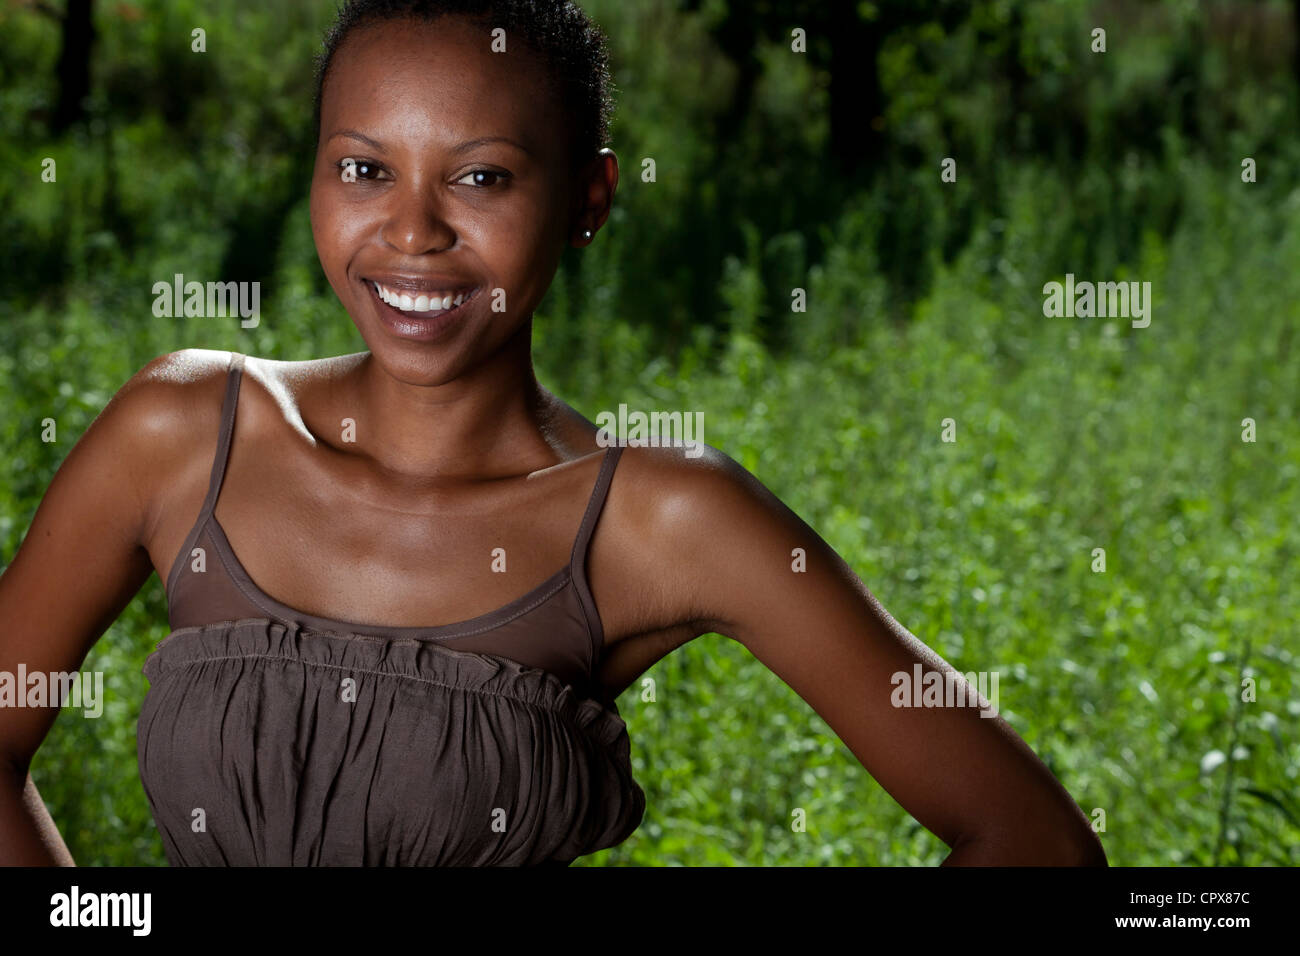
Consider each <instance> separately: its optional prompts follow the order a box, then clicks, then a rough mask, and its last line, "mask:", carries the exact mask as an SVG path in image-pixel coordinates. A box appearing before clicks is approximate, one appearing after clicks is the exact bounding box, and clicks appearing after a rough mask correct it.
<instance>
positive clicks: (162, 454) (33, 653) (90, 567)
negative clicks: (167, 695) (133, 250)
mask: <svg viewBox="0 0 1300 956" xmlns="http://www.w3.org/2000/svg"><path fill="white" fill-rule="evenodd" d="M216 354H217V353H207V355H208V358H206V359H203V360H202V364H203V365H204V366H205V367H207V366H212V365H214V364H215V361H214V359H213V358H212V356H214V355H216ZM222 354H224V353H222ZM195 366H196V359H195V358H194V356H192V355H187V353H185V352H177V353H172V354H171V355H167V356H162V357H160V358H158V359H155V360H154V361H153V362H150V363H149V364H148V365H146V366H145V367H144V368H143V369H141V370H140V372H138V373H137V374H136V375H135V376H133V377H132V378H131V380H130V381H129V382H127V383H126V385H124V386H123V387H122V389H121V390H119V392H118V393H117V395H115V396H114V398H113V400H112V401H111V402H109V403H108V405H107V406H106V407H105V409H104V411H103V412H101V413H100V415H99V417H97V418H96V419H95V421H94V422H93V423H92V424H91V426H90V427H89V428H88V429H87V430H86V433H85V434H84V435H83V436H82V437H81V439H80V441H78V442H77V444H76V445H75V446H74V447H73V449H72V450H71V451H70V452H69V453H68V456H67V458H66V459H65V460H64V461H63V463H62V465H61V466H60V467H59V470H58V472H57V473H56V474H55V476H54V479H53V480H52V481H51V482H50V486H49V488H48V489H47V490H46V493H45V496H44V498H43V499H42V501H41V504H40V506H39V507H38V508H37V510H36V514H35V516H34V517H33V519H32V523H31V527H30V528H29V529H28V531H27V535H26V537H25V538H24V539H23V542H22V544H21V545H20V547H19V548H18V552H17V553H16V554H15V556H14V559H13V561H12V562H11V563H10V564H9V566H8V567H7V568H6V569H5V571H4V573H3V575H0V671H6V672H8V673H10V674H16V673H17V671H18V668H19V665H20V664H21V665H24V666H25V667H26V670H27V673H29V674H30V673H33V672H42V673H51V672H63V673H72V672H76V671H77V670H79V669H80V667H81V665H82V663H83V661H84V660H85V658H86V655H87V654H88V653H89V651H90V649H91V647H93V646H94V644H95V642H96V641H97V640H98V639H99V638H100V636H101V635H102V634H103V633H104V631H105V630H107V629H108V627H109V625H111V624H112V623H113V621H114V620H116V619H117V617H118V615H119V614H121V612H122V610H123V609H124V608H125V607H126V605H127V604H128V603H130V601H131V599H132V597H134V596H135V594H136V593H137V592H138V591H139V589H140V587H141V586H142V585H143V584H144V582H145V581H146V580H148V577H149V575H150V574H151V573H152V572H153V566H152V564H151V562H150V559H149V554H148V552H147V551H146V549H145V546H144V542H145V541H146V540H147V535H148V533H149V529H150V527H151V525H152V521H153V519H154V509H155V508H156V506H157V504H158V501H159V497H158V492H159V488H160V487H161V486H162V485H163V484H164V476H166V475H168V474H169V473H170V468H171V465H172V463H173V460H174V459H176V458H177V457H178V456H180V455H181V454H182V453H183V452H184V451H185V450H186V449H185V448H184V437H185V436H186V435H187V434H192V433H193V432H192V429H191V428H189V427H188V426H192V424H193V422H192V420H191V421H188V422H187V419H189V418H190V417H191V414H192V413H191V411H190V410H189V408H187V404H188V405H193V403H194V398H195V396H194V395H193V394H188V395H185V394H183V393H182V392H181V390H179V389H178V387H177V386H178V384H179V382H180V377H181V375H182V373H183V372H184V370H185V369H190V370H191V373H192V371H193V369H194V368H195ZM21 691H22V688H19V692H21ZM58 713H59V710H58V708H57V707H13V708H8V707H6V708H2V709H0V864H6V865H48V864H60V865H72V864H73V860H72V856H71V854H70V853H69V852H68V849H67V847H66V845H65V844H64V842H63V839H62V838H61V837H60V835H59V832H58V829H57V827H56V826H55V824H54V822H53V820H51V819H50V815H49V813H48V811H47V810H46V809H45V806H44V804H43V803H42V801H41V799H40V795H39V794H38V793H37V791H36V786H35V784H34V783H32V781H31V777H30V775H29V773H28V768H29V767H30V765H31V761H32V758H33V756H34V755H35V753H36V750H37V748H38V747H39V746H40V744H41V742H42V741H43V740H44V739H45V736H46V734H47V733H48V732H49V729H50V727H51V726H52V725H53V723H54V720H55V718H56V717H57V716H58ZM69 719H72V718H69Z"/></svg>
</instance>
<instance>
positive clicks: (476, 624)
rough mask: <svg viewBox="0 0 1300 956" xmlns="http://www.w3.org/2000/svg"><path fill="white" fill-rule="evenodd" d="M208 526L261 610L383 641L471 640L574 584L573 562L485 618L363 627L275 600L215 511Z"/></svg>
mask: <svg viewBox="0 0 1300 956" xmlns="http://www.w3.org/2000/svg"><path fill="white" fill-rule="evenodd" d="M206 524H207V526H208V527H209V528H210V530H211V532H212V537H213V539H214V540H215V541H216V544H217V553H218V557H219V558H220V560H221V562H222V564H223V565H224V566H225V568H226V570H227V571H228V572H229V573H230V575H231V577H232V578H233V579H234V581H235V584H236V586H237V587H238V588H239V589H240V591H242V592H243V594H244V596H245V597H247V598H248V599H249V600H250V601H252V602H253V603H254V604H256V605H257V606H258V607H260V608H261V609H262V610H264V611H266V612H268V613H270V614H272V615H274V616H275V617H277V618H278V619H281V620H287V621H299V622H301V623H303V624H307V625H311V626H314V627H317V628H320V629H323V630H327V631H334V632H337V631H340V630H343V631H345V632H346V633H350V634H379V635H381V636H384V637H396V638H417V639H419V638H424V639H433V640H447V639H451V638H456V637H469V636H470V635H472V634H480V633H482V632H484V631H490V630H494V629H496V628H498V627H500V626H501V625H503V624H505V623H507V622H508V621H512V620H514V619H515V618H517V617H522V616H523V615H524V614H527V613H528V612H529V611H532V610H533V609H534V608H537V607H540V606H541V605H542V604H544V603H545V602H547V601H548V600H550V599H551V598H552V597H554V596H555V595H556V594H557V593H559V592H560V591H561V590H562V589H564V588H565V587H566V586H568V585H569V584H570V583H572V581H573V573H572V572H573V565H572V562H570V563H569V564H566V565H565V566H564V567H562V568H560V570H558V571H556V572H555V573H554V574H552V575H551V576H550V577H549V578H547V579H546V580H545V581H543V582H542V583H541V584H539V585H537V586H536V587H534V588H530V589H529V590H528V591H526V592H525V593H523V594H521V595H520V596H519V597H517V598H515V599H514V600H512V601H509V602H507V603H505V604H503V605H501V606H500V607H497V608H493V609H492V610H490V611H485V612H484V613H482V614H478V615H475V616H474V617H471V618H466V619H465V620H463V621H453V622H452V623H450V624H435V625H431V626H421V625H418V624H417V625H396V624H364V623H362V622H360V621H345V620H342V619H340V618H332V617H322V616H320V615H319V614H309V613H308V612H306V611H303V610H301V609H299V608H296V607H293V606H291V605H289V604H285V603H284V602H283V601H279V600H277V599H276V598H274V597H272V596H271V595H270V594H268V593H267V592H266V591H265V590H263V589H262V588H261V587H260V586H259V585H258V584H257V582H256V581H254V580H253V576H252V575H251V574H249V573H248V569H247V568H245V567H244V563H243V562H242V561H241V560H240V559H239V555H238V554H237V553H236V552H235V549H234V547H233V546H232V545H231V543H230V538H229V536H227V534H226V529H225V528H223V527H222V526H221V521H220V520H219V519H218V518H217V515H216V511H215V510H213V511H211V512H209V513H208V516H207V521H206Z"/></svg>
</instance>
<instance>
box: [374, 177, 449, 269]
mask: <svg viewBox="0 0 1300 956" xmlns="http://www.w3.org/2000/svg"><path fill="white" fill-rule="evenodd" d="M387 213H388V214H387V216H386V217H385V219H384V221H383V222H382V223H381V224H380V227H379V238H380V239H382V240H383V241H384V243H385V244H387V245H389V246H391V247H392V248H393V249H396V250H397V251H398V252H401V253H403V254H405V255H411V256H418V255H423V254H425V253H429V252H439V251H441V250H443V249H446V248H447V247H449V246H451V245H453V244H454V243H455V242H456V231H455V229H453V228H452V226H451V224H450V223H449V222H448V221H447V218H446V216H445V215H444V212H443V210H442V208H441V203H439V202H438V200H437V199H436V198H435V197H433V196H432V195H430V194H429V193H428V192H427V191H421V190H419V189H411V190H394V191H393V193H392V194H391V195H390V206H389V209H388V210H387Z"/></svg>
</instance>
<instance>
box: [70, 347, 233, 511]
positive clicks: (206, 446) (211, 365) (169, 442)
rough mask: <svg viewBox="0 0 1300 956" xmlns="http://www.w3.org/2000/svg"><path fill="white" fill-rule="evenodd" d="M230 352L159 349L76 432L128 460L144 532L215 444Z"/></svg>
mask: <svg viewBox="0 0 1300 956" xmlns="http://www.w3.org/2000/svg"><path fill="white" fill-rule="evenodd" d="M230 356H231V353H230V352H226V351H219V350H214V349H180V350H178V351H175V352H168V353H166V354H163V355H159V356H158V357H157V358H154V359H152V360H150V361H149V362H147V363H146V364H145V365H144V366H142V367H141V368H140V369H139V370H138V371H137V372H136V373H135V374H134V375H132V376H131V378H130V379H128V380H127V382H126V383H125V384H124V385H123V386H122V387H121V388H120V389H118V391H117V393H116V394H115V395H114V396H113V398H112V400H111V401H109V403H108V404H107V405H106V406H105V407H104V410H103V411H102V412H101V413H100V414H99V417H98V418H97V419H96V420H95V422H94V423H93V424H92V426H91V428H90V430H89V431H88V432H87V434H86V436H85V437H84V438H83V442H86V443H90V444H93V445H96V446H102V447H105V448H111V449H112V450H113V453H114V454H115V455H116V456H118V457H119V458H121V459H122V460H123V461H124V462H126V463H128V464H127V466H126V467H127V468H128V472H127V478H126V480H129V481H130V483H131V487H132V490H133V492H134V496H135V497H136V499H137V500H138V501H139V502H140V508H141V511H142V512H143V519H144V520H143V532H144V534H145V535H146V536H147V535H148V534H150V533H151V529H152V528H153V526H154V522H155V520H156V518H157V516H158V515H159V514H160V513H161V512H162V511H163V510H164V509H165V507H166V506H167V503H168V502H169V500H170V496H171V495H172V494H174V493H177V492H178V491H181V490H188V484H192V482H188V481H187V479H188V478H190V477H191V475H190V472H191V471H193V472H194V474H195V475H198V473H199V471H202V470H203V469H204V468H206V465H203V463H204V462H210V460H211V457H212V454H213V452H214V451H215V448H216V441H217V432H218V430H219V424H220V418H221V404H222V400H223V398H224V395H225V383H226V381H227V378H228V368H229V362H230Z"/></svg>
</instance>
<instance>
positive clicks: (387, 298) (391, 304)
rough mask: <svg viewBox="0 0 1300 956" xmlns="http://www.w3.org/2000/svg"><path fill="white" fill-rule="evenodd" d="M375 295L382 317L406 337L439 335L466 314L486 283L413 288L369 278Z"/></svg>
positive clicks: (432, 336) (395, 330) (427, 337)
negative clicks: (387, 283)
mask: <svg viewBox="0 0 1300 956" xmlns="http://www.w3.org/2000/svg"><path fill="white" fill-rule="evenodd" d="M364 281H365V284H366V285H367V286H368V287H369V289H370V294H371V295H373V296H374V297H375V300H376V305H377V306H378V311H379V316H380V318H381V319H383V321H384V324H385V325H387V326H388V327H389V328H390V329H391V330H392V331H393V332H396V333H397V334H398V335H401V336H403V337H405V338H416V339H429V338H435V337H437V336H438V335H440V334H441V333H442V332H444V331H445V330H446V329H447V328H449V327H450V326H451V325H452V324H453V323H454V322H455V321H456V320H457V319H458V318H460V317H461V316H462V315H463V314H464V309H465V306H466V305H467V304H468V303H470V302H472V301H473V300H474V299H475V298H477V297H478V294H479V293H480V292H481V291H482V288H483V287H482V286H469V287H461V288H456V289H428V290H426V289H410V288H396V287H393V286H386V285H384V284H383V283H380V282H376V281H375V280H373V279H365V280H364Z"/></svg>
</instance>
